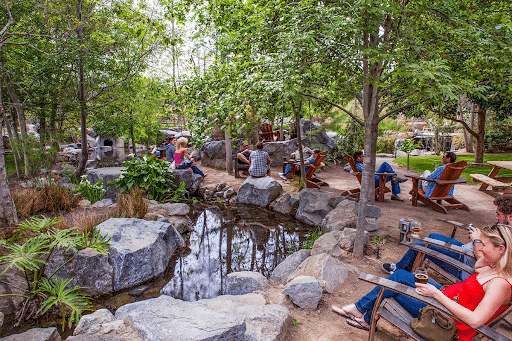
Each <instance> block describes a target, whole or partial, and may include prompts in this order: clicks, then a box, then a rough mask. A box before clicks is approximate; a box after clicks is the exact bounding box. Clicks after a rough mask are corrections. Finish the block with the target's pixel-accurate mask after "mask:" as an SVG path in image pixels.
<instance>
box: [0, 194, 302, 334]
mask: <svg viewBox="0 0 512 341" xmlns="http://www.w3.org/2000/svg"><path fill="white" fill-rule="evenodd" d="M191 218H192V220H193V221H195V222H196V223H195V228H194V231H193V232H191V233H190V238H189V240H188V241H187V248H186V250H185V251H184V252H183V253H182V254H181V255H179V256H175V257H173V259H171V262H170V264H169V266H168V268H167V269H166V271H165V272H164V273H163V274H161V275H160V276H158V277H157V278H155V279H153V280H151V281H150V282H148V283H145V284H144V285H142V286H140V287H138V288H135V289H127V290H125V291H122V292H118V293H115V294H113V295H108V296H103V297H99V298H97V299H96V300H95V302H94V310H97V309H100V308H107V309H109V310H110V311H112V312H115V310H116V309H117V308H119V307H120V306H121V305H124V304H127V303H132V302H135V301H140V300H145V299H148V298H154V297H158V296H159V295H160V290H161V289H162V288H163V287H164V286H165V285H166V284H167V283H169V286H168V288H170V291H171V295H172V296H173V297H175V298H179V299H182V300H186V301H196V300H200V299H203V298H213V297H216V296H218V295H220V294H222V292H223V290H224V288H225V282H226V276H227V275H228V274H229V273H231V272H236V271H257V272H259V273H261V274H263V275H264V276H265V277H267V278H268V277H269V276H270V274H271V273H272V271H273V270H274V268H275V267H276V266H277V265H278V264H279V263H280V262H282V261H283V260H284V259H285V258H286V256H287V255H289V254H291V253H293V252H295V251H297V250H298V249H299V246H300V244H301V243H302V241H304V240H305V239H306V237H305V236H306V234H307V233H308V232H309V231H310V230H311V227H309V226H307V225H304V224H302V223H300V222H298V221H297V220H295V219H294V218H293V217H290V216H286V215H282V214H278V213H275V212H272V211H269V210H267V209H264V208H261V207H248V206H243V207H242V206H241V207H224V206H220V205H219V206H211V205H210V206H204V205H200V204H197V205H195V207H194V208H193V213H192V214H191ZM137 289H141V290H140V291H138V290H137ZM11 318H12V316H6V323H5V324H4V326H2V328H1V331H0V336H7V335H11V334H15V333H21V332H23V331H25V330H27V329H29V328H34V327H50V326H56V327H57V328H58V329H59V332H60V334H61V336H62V337H63V338H65V337H67V336H69V335H71V334H72V331H73V329H67V328H66V330H65V331H64V332H62V330H60V326H59V325H60V322H61V320H60V319H59V318H58V317H49V318H44V319H42V320H39V321H38V323H37V324H33V323H26V324H24V325H22V326H20V327H19V328H15V329H14V328H12V320H11Z"/></svg>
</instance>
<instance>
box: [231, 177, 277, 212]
mask: <svg viewBox="0 0 512 341" xmlns="http://www.w3.org/2000/svg"><path fill="white" fill-rule="evenodd" d="M282 190H283V188H282V187H281V185H280V184H279V182H277V181H276V180H274V179H273V178H271V177H270V176H264V177H263V178H253V177H252V176H250V177H248V178H247V179H246V180H245V181H244V183H243V184H242V185H241V186H240V188H239V189H238V202H239V203H241V204H253V205H258V206H264V207H267V206H268V205H270V203H271V202H272V201H274V199H276V198H277V197H278V196H279V194H281V192H282Z"/></svg>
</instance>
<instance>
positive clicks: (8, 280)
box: [0, 265, 27, 314]
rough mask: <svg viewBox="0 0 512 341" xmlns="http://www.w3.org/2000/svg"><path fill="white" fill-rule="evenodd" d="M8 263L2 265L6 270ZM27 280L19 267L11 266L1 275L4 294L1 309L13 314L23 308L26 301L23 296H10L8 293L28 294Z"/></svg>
mask: <svg viewBox="0 0 512 341" xmlns="http://www.w3.org/2000/svg"><path fill="white" fill-rule="evenodd" d="M5 268H6V265H3V266H1V267H0V270H1V271H4V270H5ZM25 283H26V281H25V277H24V276H23V273H22V272H21V271H20V270H18V268H15V267H14V268H11V269H9V270H7V271H6V272H5V273H4V274H3V275H2V276H0V295H7V296H3V297H2V299H1V300H0V311H2V312H3V313H5V314H13V313H15V312H16V311H18V310H19V309H20V308H21V304H22V303H23V301H24V298H23V297H22V296H8V295H24V294H26V289H27V286H26V284H25Z"/></svg>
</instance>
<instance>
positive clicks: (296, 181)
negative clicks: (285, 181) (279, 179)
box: [290, 176, 306, 191]
mask: <svg viewBox="0 0 512 341" xmlns="http://www.w3.org/2000/svg"><path fill="white" fill-rule="evenodd" d="M290 186H292V187H294V188H296V189H297V190H298V191H301V190H303V189H304V188H306V184H305V183H304V182H302V177H300V176H294V177H293V178H291V179H290Z"/></svg>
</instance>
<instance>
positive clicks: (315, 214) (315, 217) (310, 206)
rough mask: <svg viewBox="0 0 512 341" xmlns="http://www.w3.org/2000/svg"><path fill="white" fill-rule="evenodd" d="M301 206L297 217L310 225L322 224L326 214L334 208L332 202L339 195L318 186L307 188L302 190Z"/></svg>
mask: <svg viewBox="0 0 512 341" xmlns="http://www.w3.org/2000/svg"><path fill="white" fill-rule="evenodd" d="M299 196H300V200H299V208H298V209H297V213H296V214H295V218H296V219H297V220H299V221H302V222H304V223H306V224H308V225H313V226H321V224H322V221H323V220H324V218H325V216H326V215H327V214H328V213H329V212H331V211H332V210H333V208H334V207H333V206H331V203H332V202H335V201H336V200H334V198H336V197H337V196H336V195H335V194H333V193H330V192H325V191H321V190H320V189H318V188H312V189H311V188H305V189H303V190H302V191H300V194H299Z"/></svg>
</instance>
